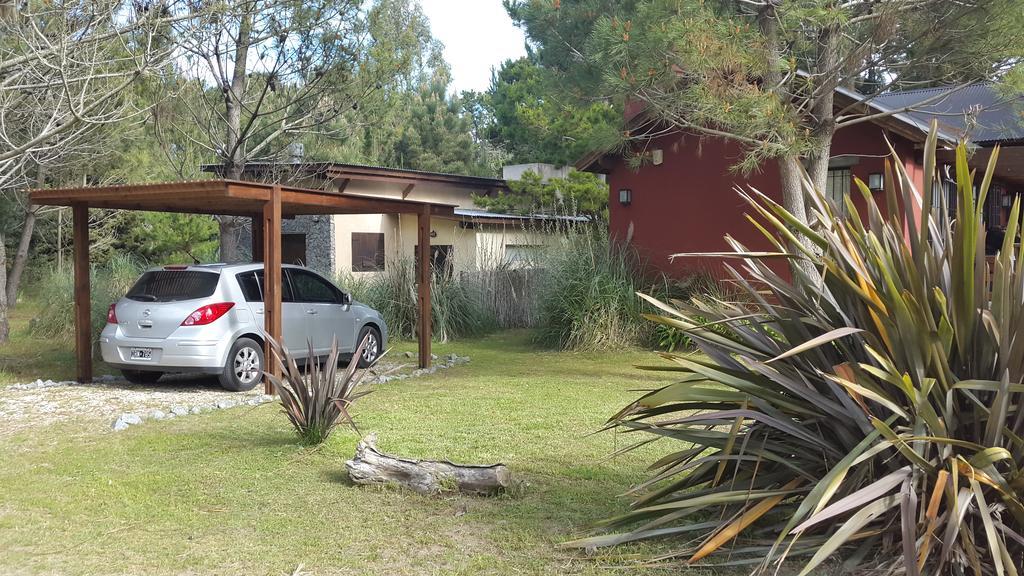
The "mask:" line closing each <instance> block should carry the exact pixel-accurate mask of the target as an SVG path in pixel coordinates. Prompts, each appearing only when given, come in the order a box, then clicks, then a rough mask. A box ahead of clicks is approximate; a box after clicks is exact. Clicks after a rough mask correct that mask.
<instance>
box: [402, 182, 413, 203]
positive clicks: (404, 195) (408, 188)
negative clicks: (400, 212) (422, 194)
mask: <svg viewBox="0 0 1024 576" xmlns="http://www.w3.org/2000/svg"><path fill="white" fill-rule="evenodd" d="M415 187H416V184H415V183H412V184H409V185H407V186H406V187H405V188H403V189H402V200H405V199H406V198H408V197H409V193H410V192H412V189H413V188H415Z"/></svg>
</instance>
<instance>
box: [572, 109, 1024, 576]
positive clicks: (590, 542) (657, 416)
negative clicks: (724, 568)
mask: <svg viewBox="0 0 1024 576" xmlns="http://www.w3.org/2000/svg"><path fill="white" fill-rule="evenodd" d="M936 149H937V137H936V131H935V129H934V127H933V130H932V133H931V136H930V137H929V138H928V141H927V145H926V147H925V151H924V180H923V181H924V183H925V187H926V193H925V194H921V191H919V190H918V189H916V187H915V185H914V183H913V181H912V179H911V177H910V176H909V175H908V174H907V172H906V171H905V169H904V165H903V163H902V162H900V161H899V159H898V158H896V155H895V152H893V154H892V161H891V162H888V163H887V165H886V180H885V182H886V188H885V194H884V199H880V200H879V201H878V202H876V199H875V197H874V196H873V194H872V193H871V192H870V191H869V190H868V189H867V187H866V186H865V185H864V183H863V182H860V181H856V187H857V192H856V193H857V194H860V195H862V196H863V199H864V204H863V206H864V208H859V206H860V205H859V204H855V203H854V202H852V201H851V199H850V198H849V197H846V198H845V199H844V203H845V211H840V210H838V209H837V207H836V206H833V205H831V204H830V202H829V201H828V200H827V199H826V198H825V196H824V195H823V194H822V192H821V191H820V190H815V189H813V187H812V186H811V185H810V183H809V181H808V180H807V179H805V193H806V198H807V201H808V203H809V205H810V206H811V207H812V218H811V224H810V225H806V224H804V223H803V219H801V218H797V217H795V216H794V215H793V214H790V213H788V212H787V211H786V210H785V209H784V208H783V207H782V206H781V205H780V204H779V203H778V202H776V201H775V200H773V199H771V198H769V197H767V196H766V195H764V194H761V193H759V192H758V191H756V190H748V191H747V192H746V193H744V196H745V197H746V200H747V201H748V203H749V205H750V207H751V212H752V215H751V217H750V221H751V223H752V224H753V225H754V226H756V227H757V228H758V229H759V230H760V231H761V232H762V233H763V234H764V236H765V237H766V238H767V239H768V240H769V241H770V242H771V243H772V245H773V246H774V249H772V250H769V251H760V252H754V251H751V250H748V249H747V248H746V247H744V246H743V245H741V244H740V243H739V242H737V241H735V240H733V239H729V242H730V245H731V246H732V252H730V253H727V254H723V255H721V256H726V257H731V258H734V259H735V262H736V263H737V266H736V267H735V268H730V270H731V276H732V280H733V282H734V284H735V286H737V287H738V289H739V290H740V291H741V292H742V293H743V296H745V300H746V302H745V303H744V304H743V305H737V304H734V303H730V302H727V301H723V300H716V299H712V298H704V297H696V298H693V299H692V300H690V301H688V302H673V303H664V302H660V301H657V300H655V299H653V298H648V300H649V301H650V302H651V303H652V304H654V305H655V306H657V307H658V308H659V309H660V310H661V311H662V312H663V314H662V315H660V316H651V318H652V319H653V320H654V321H656V322H659V323H661V324H664V325H668V326H672V327H675V328H677V329H679V330H682V331H685V332H686V333H687V334H688V335H689V336H690V338H691V339H692V340H693V341H694V343H695V344H696V345H697V347H698V348H699V349H700V351H701V352H702V353H703V355H680V354H663V355H662V356H663V357H664V359H665V360H667V363H666V364H665V365H661V366H656V367H653V369H656V370H674V371H677V372H678V373H679V380H678V382H676V383H674V384H671V385H668V386H665V387H663V388H660V389H657V390H653V391H650V392H649V393H647V394H646V395H644V396H643V397H641V398H640V399H638V400H637V401H636V402H634V403H632V404H630V405H629V406H627V407H626V408H624V409H623V410H622V411H621V412H619V413H618V414H616V415H615V416H614V417H613V418H612V419H611V421H610V422H609V427H613V428H617V429H620V430H624V431H630V432H633V433H641V434H644V435H649V436H646V437H645V439H644V440H643V441H641V442H639V443H637V445H640V444H647V443H648V442H650V441H651V440H653V439H655V438H657V439H663V440H672V441H677V442H678V445H677V446H678V447H675V448H672V451H671V453H669V454H668V455H666V456H665V457H663V458H662V459H660V460H658V461H657V462H655V463H654V464H653V465H652V469H653V470H654V471H655V473H654V475H653V476H652V477H651V478H650V479H649V480H648V481H646V482H644V483H643V484H641V485H639V486H637V487H635V489H634V490H633V491H632V494H633V495H634V496H635V501H634V503H633V507H632V510H631V511H629V512H628V513H626V514H623V515H621V516H619V517H616V518H611V519H609V520H607V521H606V522H605V527H606V528H607V529H608V531H607V532H606V533H602V534H599V535H596V536H593V537H591V538H586V539H583V540H579V541H576V542H573V543H571V544H572V545H577V546H584V547H597V546H606V545H614V544H619V543H623V542H628V541H635V540H641V539H646V538H653V537H666V538H670V539H671V542H672V543H674V544H672V545H671V546H672V549H671V551H670V552H669V553H667V554H665V555H664V556H662V557H660V559H661V560H664V561H675V562H686V563H691V564H692V563H703V564H719V565H724V564H732V565H736V564H746V565H749V566H752V567H753V570H754V573H772V572H774V571H775V570H776V569H777V568H778V567H779V565H780V564H781V563H782V562H784V561H786V560H787V559H788V564H787V565H790V566H796V567H797V568H798V569H799V570H800V574H801V576H802V575H807V574H819V573H823V572H824V570H825V567H826V566H827V564H826V561H828V562H830V563H832V564H833V567H835V565H836V564H839V563H842V568H844V569H845V570H848V571H851V572H852V573H857V574H860V573H866V572H867V571H869V570H870V571H872V572H871V573H877V574H901V575H908V576H918V575H923V574H928V575H932V574H974V575H980V576H989V575H995V576H1004V575H1008V576H1016V575H1018V574H1020V573H1021V566H1022V564H1024V472H1022V467H1024V269H1022V266H1021V260H1020V257H1021V248H1020V245H1019V243H1018V236H1019V233H1020V218H1021V206H1020V200H1019V198H1018V199H1017V200H1016V201H1015V202H1014V203H1013V206H1012V208H1011V210H1010V218H1009V224H1008V227H1007V230H1006V234H1005V238H1004V241H1003V243H1002V250H1001V251H1000V252H999V253H998V255H997V256H995V257H994V259H992V260H991V261H987V260H986V257H985V251H984V247H985V235H986V230H985V226H984V225H983V220H982V216H983V213H984V206H985V200H986V196H987V194H988V193H989V188H990V184H991V182H992V175H993V169H994V166H995V163H996V159H997V157H998V149H997V150H994V151H993V153H992V155H991V160H990V162H989V163H988V166H987V169H986V170H985V171H984V173H983V174H982V175H981V176H980V178H977V177H976V174H975V173H974V171H972V170H971V169H970V168H969V166H968V150H967V147H966V146H965V145H963V144H961V145H960V146H958V147H957V149H956V182H955V184H956V202H955V206H952V205H949V204H948V203H947V201H946V199H945V198H940V199H939V200H938V202H937V203H936V204H934V205H933V201H932V194H930V193H929V192H930V191H931V189H932V183H933V182H938V180H937V172H936V169H935V164H936ZM976 184H977V188H975V185H976ZM903 208H912V209H908V210H906V211H904V210H903ZM861 211H863V212H864V213H863V214H862V213H861ZM918 211H919V212H920V215H921V216H920V219H917V218H915V217H913V216H911V217H906V218H904V217H903V214H904V213H907V214H913V213H916V212H918ZM797 235H802V236H803V237H804V238H805V239H807V240H808V241H809V242H808V243H807V244H804V243H802V242H800V241H799V240H798V238H797ZM778 258H783V259H787V260H789V261H798V262H805V263H810V264H812V265H813V267H814V268H815V269H816V270H818V271H819V272H820V273H821V277H822V278H823V280H821V279H817V278H813V277H811V276H812V275H808V274H805V273H804V272H803V270H806V269H807V267H806V266H800V265H796V266H791V269H792V277H791V278H785V277H782V276H780V275H779V274H777V273H776V272H775V271H773V269H772V268H771V267H769V266H768V265H767V262H768V261H769V260H771V259H778ZM698 318H699V319H700V320H699V321H698V320H697V319H698ZM722 327H724V328H727V329H726V330H721V329H720V328H722ZM609 532H610V533H609Z"/></svg>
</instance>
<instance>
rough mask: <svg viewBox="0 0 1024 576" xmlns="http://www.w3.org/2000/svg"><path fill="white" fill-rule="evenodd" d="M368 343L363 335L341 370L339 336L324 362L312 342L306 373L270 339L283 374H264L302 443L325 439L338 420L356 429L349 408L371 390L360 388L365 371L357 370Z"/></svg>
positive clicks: (285, 351)
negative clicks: (316, 354) (321, 362)
mask: <svg viewBox="0 0 1024 576" xmlns="http://www.w3.org/2000/svg"><path fill="white" fill-rule="evenodd" d="M365 344H366V339H365V338H364V339H363V341H362V342H360V343H359V346H358V347H357V348H356V351H355V353H354V354H353V355H352V360H351V361H350V362H349V363H348V366H347V367H346V368H345V369H344V370H343V371H341V372H340V373H339V372H338V357H339V353H338V340H337V339H336V338H335V339H334V342H333V343H332V344H331V352H330V354H328V356H327V358H326V359H325V360H324V362H323V364H320V363H319V362H318V361H317V360H316V359H315V358H316V356H315V355H314V354H313V344H312V343H310V344H309V355H308V356H307V358H313V360H310V361H304V364H305V367H306V373H305V374H303V372H302V371H301V370H300V369H299V364H298V362H296V360H295V357H294V356H292V354H291V353H290V352H288V349H287V348H284V347H283V346H281V345H280V344H279V343H278V342H276V341H275V340H273V339H270V350H271V355H272V356H273V361H274V362H275V363H276V365H277V366H278V369H279V370H280V372H281V377H280V378H278V377H276V376H274V375H273V374H271V373H270V372H267V373H266V375H265V376H266V378H267V379H268V380H270V383H271V385H273V387H274V392H275V393H276V394H277V395H278V398H279V399H280V401H281V407H282V408H283V411H284V413H285V414H286V415H287V416H288V420H289V421H290V422H291V423H292V427H294V428H295V431H296V432H297V433H298V435H299V438H300V439H301V441H302V443H303V444H307V445H317V444H321V443H323V442H324V441H325V440H327V438H328V436H330V435H331V432H333V431H334V428H335V427H337V425H338V423H339V420H341V421H344V422H345V423H347V424H348V425H349V426H351V427H352V429H353V430H355V429H356V424H355V421H354V420H353V419H352V416H351V415H350V414H349V408H351V406H352V404H354V403H355V401H356V400H358V399H359V398H362V397H363V396H365V395H366V394H369V391H368V390H363V389H361V388H360V383H361V381H362V378H363V375H364V374H366V371H365V370H357V367H358V365H359V358H360V356H361V355H362V353H363V346H364V345H365ZM379 359H380V358H379V357H378V360H379Z"/></svg>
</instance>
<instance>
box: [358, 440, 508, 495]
mask: <svg viewBox="0 0 1024 576" xmlns="http://www.w3.org/2000/svg"><path fill="white" fill-rule="evenodd" d="M345 468H347V469H348V476H349V478H351V479H352V481H353V482H355V483H356V484H376V485H385V484H390V485H398V486H403V487H405V488H408V489H410V490H412V491H414V492H418V493H420V494H441V493H443V492H454V491H458V492H465V493H469V494H479V495H484V496H493V495H495V494H499V493H501V492H506V491H508V490H510V489H511V488H512V474H511V473H510V472H509V470H508V467H506V466H505V465H504V464H493V465H489V466H476V465H466V464H453V463H452V462H448V461H445V460H441V461H435V460H410V459H408V458H399V457H397V456H391V455H388V454H384V453H383V452H380V451H379V450H377V435H376V434H370V435H369V436H367V437H366V438H363V439H362V440H360V441H359V443H358V444H356V454H355V457H354V458H353V459H351V460H349V461H348V462H345Z"/></svg>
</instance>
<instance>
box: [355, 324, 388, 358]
mask: <svg viewBox="0 0 1024 576" xmlns="http://www.w3.org/2000/svg"><path fill="white" fill-rule="evenodd" d="M364 339H365V340H366V345H365V346H363V351H362V353H361V354H359V367H360V368H369V367H370V365H371V364H373V363H374V362H376V361H377V358H379V357H380V354H381V352H382V350H381V349H380V347H381V342H380V332H379V331H378V330H377V329H376V328H374V327H373V326H363V329H362V330H360V331H359V338H356V346H357V347H358V346H359V344H360V343H361V342H362V341H363V340H364Z"/></svg>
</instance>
